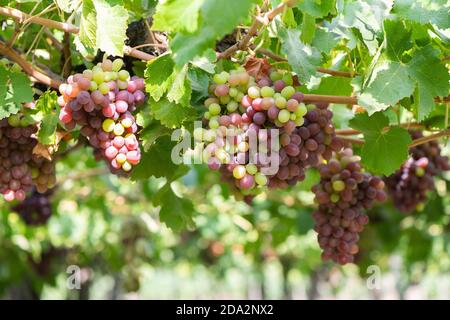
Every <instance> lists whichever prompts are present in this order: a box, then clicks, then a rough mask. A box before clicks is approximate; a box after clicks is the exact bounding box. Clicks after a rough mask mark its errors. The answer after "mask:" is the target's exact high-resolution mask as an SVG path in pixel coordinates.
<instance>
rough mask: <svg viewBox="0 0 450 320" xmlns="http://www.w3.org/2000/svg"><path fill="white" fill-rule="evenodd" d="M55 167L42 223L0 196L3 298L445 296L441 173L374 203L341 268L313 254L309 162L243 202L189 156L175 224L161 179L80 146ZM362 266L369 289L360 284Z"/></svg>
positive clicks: (445, 186) (449, 202)
mask: <svg viewBox="0 0 450 320" xmlns="http://www.w3.org/2000/svg"><path fill="white" fill-rule="evenodd" d="M57 171H58V179H59V183H58V186H57V189H56V190H55V192H54V194H53V195H52V196H51V197H50V200H51V203H52V209H53V214H52V216H51V218H50V219H49V220H48V222H47V223H46V224H45V225H42V226H27V225H26V224H25V223H24V221H23V219H22V218H21V217H20V216H19V215H18V214H17V213H14V212H11V210H10V207H9V206H8V205H6V204H5V203H2V205H1V208H2V209H1V210H2V211H1V219H2V221H1V223H0V243H1V249H0V297H2V298H3V299H17V298H20V299H261V298H270V299H335V298H336V299H409V298H435V299H449V298H450V272H449V271H450V256H449V243H450V197H449V191H448V190H449V188H450V181H449V180H450V176H449V175H448V173H447V176H444V177H443V179H439V180H437V182H436V186H437V192H436V193H435V194H431V195H430V201H429V202H428V204H427V205H426V206H425V208H424V209H423V210H421V211H418V212H414V213H413V214H411V215H409V216H407V215H404V214H402V213H400V212H398V211H396V210H395V209H394V208H393V207H392V206H391V205H390V204H385V205H382V206H378V207H376V208H374V209H373V210H372V211H371V212H370V213H369V216H370V218H371V222H370V224H369V225H368V227H367V228H366V230H365V231H364V232H363V233H362V238H361V242H360V244H361V250H360V253H359V254H358V256H357V260H356V261H357V265H347V266H344V267H340V266H337V265H334V264H331V263H323V262H321V260H320V249H319V246H318V244H317V242H316V234H315V232H314V230H312V227H313V221H312V218H311V212H312V210H313V209H312V208H313V207H314V205H313V194H312V193H311V192H310V191H308V190H309V189H310V186H311V184H313V183H314V182H315V181H316V180H317V178H318V177H317V173H316V172H315V171H313V170H309V171H308V176H307V179H306V181H305V182H303V183H301V184H299V185H298V186H297V187H295V188H294V189H291V190H287V191H276V192H269V193H268V194H263V195H260V196H258V197H257V198H256V199H255V201H254V205H253V206H252V207H250V206H248V205H247V204H245V203H244V202H242V201H236V200H235V198H234V196H232V195H231V194H229V190H228V188H227V187H226V185H224V184H221V183H220V181H219V177H218V175H217V174H216V173H215V172H211V171H209V170H208V169H207V168H206V167H204V166H192V167H191V168H190V172H189V173H188V174H187V175H186V176H185V177H183V178H181V180H179V181H175V182H174V183H173V184H172V187H173V189H174V190H175V191H176V193H177V194H178V195H180V196H182V197H183V198H184V199H189V200H192V208H191V207H189V208H188V210H189V213H192V218H193V220H194V225H193V226H192V227H191V228H190V229H189V230H186V229H180V230H175V231H173V230H171V229H168V228H167V227H166V226H165V224H164V223H161V222H159V218H158V216H159V211H160V210H161V208H159V207H154V206H152V204H151V201H150V199H151V198H152V197H153V196H154V195H155V194H156V192H157V191H158V189H159V188H161V187H162V186H163V185H164V183H165V180H164V179H155V178H152V179H150V180H148V181H146V182H136V183H134V182H131V181H129V180H127V179H124V178H118V177H116V176H113V175H110V174H108V173H107V172H106V170H105V169H104V168H103V165H102V164H99V163H96V162H95V160H94V158H93V157H92V156H91V155H90V152H89V150H86V149H80V150H77V151H76V152H73V153H71V154H70V156H69V157H67V158H66V159H65V160H64V161H60V162H58V164H57ZM179 209H180V208H178V207H177V206H176V205H174V206H173V207H170V208H167V207H166V208H164V207H163V208H162V210H166V213H165V214H166V215H169V216H172V217H171V219H178V218H180V217H182V214H185V213H186V212H183V213H181V212H180V210H179ZM183 210H184V211H186V208H183ZM71 265H75V266H78V267H79V268H80V269H79V270H80V273H79V275H80V276H81V278H80V280H81V289H80V290H76V289H75V290H73V289H69V288H68V286H67V283H68V281H69V280H70V276H71V273H68V272H67V268H68V267H69V266H71ZM369 266H375V267H372V268H375V271H376V276H378V275H379V276H380V277H379V278H377V279H376V280H377V281H379V282H377V283H378V284H379V289H369V288H368V286H367V281H368V280H369V281H370V279H371V276H373V269H368V267H369ZM77 275H78V273H77ZM68 279H69V280H68Z"/></svg>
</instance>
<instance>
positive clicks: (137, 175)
mask: <svg viewBox="0 0 450 320" xmlns="http://www.w3.org/2000/svg"><path fill="white" fill-rule="evenodd" d="M175 145H176V144H175V142H174V141H171V137H170V136H168V135H163V136H161V137H160V138H159V139H156V141H155V142H154V143H153V145H151V146H150V148H148V151H145V152H144V153H143V154H142V159H141V162H139V164H138V165H137V166H136V167H135V168H134V170H133V173H132V174H131V178H132V179H133V180H145V179H148V178H150V177H155V178H166V179H168V180H172V181H173V180H174V179H175V178H174V175H175V173H176V171H177V168H178V167H185V166H184V165H180V166H178V165H176V164H175V163H174V162H173V161H172V157H171V155H172V149H173V148H174V147H175Z"/></svg>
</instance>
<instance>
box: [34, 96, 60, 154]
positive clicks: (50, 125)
mask: <svg viewBox="0 0 450 320" xmlns="http://www.w3.org/2000/svg"><path fill="white" fill-rule="evenodd" d="M57 100H58V95H57V93H56V92H55V91H47V92H45V93H44V94H42V95H41V96H40V97H39V99H38V100H37V101H36V110H37V111H38V112H39V113H40V114H41V116H40V118H41V119H42V120H41V123H40V125H39V131H38V132H37V137H38V140H39V142H40V143H42V144H44V145H56V144H57V142H58V141H57V137H56V128H57V126H58V114H59V109H60V107H59V105H58V103H57Z"/></svg>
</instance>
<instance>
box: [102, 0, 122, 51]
mask: <svg viewBox="0 0 450 320" xmlns="http://www.w3.org/2000/svg"><path fill="white" fill-rule="evenodd" d="M94 6H95V10H96V12H97V30H96V37H97V47H98V48H99V49H100V50H102V51H105V52H106V54H108V55H113V56H123V48H124V42H125V40H126V39H127V35H126V30H127V27H128V23H127V21H128V11H127V10H126V9H125V8H124V7H123V6H120V5H114V6H113V5H111V4H109V3H108V2H107V1H105V0H94Z"/></svg>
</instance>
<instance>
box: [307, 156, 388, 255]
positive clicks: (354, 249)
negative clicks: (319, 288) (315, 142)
mask: <svg viewBox="0 0 450 320" xmlns="http://www.w3.org/2000/svg"><path fill="white" fill-rule="evenodd" d="M359 161H360V157H358V156H354V155H353V151H352V150H351V149H344V150H342V151H341V152H339V153H337V154H336V156H335V157H334V158H332V159H331V160H330V161H328V163H327V164H322V165H320V167H319V170H320V178H321V179H320V183H319V184H317V185H315V186H314V187H313V188H312V191H313V192H314V194H315V200H316V202H317V203H318V204H319V207H318V210H317V211H315V212H314V214H313V219H314V222H315V227H314V230H315V231H316V232H317V233H318V242H319V245H320V248H321V249H322V250H323V252H322V259H323V260H324V261H327V260H333V261H334V262H336V263H339V264H346V263H351V262H353V259H354V255H355V254H356V253H358V250H359V248H358V244H357V243H358V240H359V233H360V232H362V231H363V229H364V225H366V224H367V223H368V222H369V217H368V216H367V215H365V214H364V210H365V209H369V208H371V207H372V206H373V204H374V202H375V201H380V202H383V201H385V200H386V194H385V192H384V190H383V188H384V182H383V180H382V179H381V178H379V177H375V176H371V175H370V174H369V173H364V172H363V171H362V168H361V165H360V163H359Z"/></svg>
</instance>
